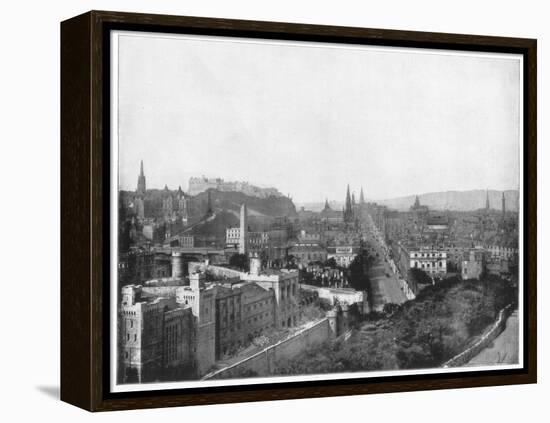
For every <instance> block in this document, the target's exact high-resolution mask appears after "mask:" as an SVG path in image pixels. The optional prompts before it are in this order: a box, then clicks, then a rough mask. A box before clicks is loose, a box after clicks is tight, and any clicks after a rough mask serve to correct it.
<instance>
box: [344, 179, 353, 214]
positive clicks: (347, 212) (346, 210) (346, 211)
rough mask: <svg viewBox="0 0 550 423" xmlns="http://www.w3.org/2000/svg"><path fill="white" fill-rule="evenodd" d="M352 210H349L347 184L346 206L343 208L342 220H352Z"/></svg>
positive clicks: (349, 202)
mask: <svg viewBox="0 0 550 423" xmlns="http://www.w3.org/2000/svg"><path fill="white" fill-rule="evenodd" d="M352 213H353V212H352V210H351V195H350V193H349V184H348V189H347V191H346V206H345V208H344V220H345V221H349V220H350V219H351V218H352Z"/></svg>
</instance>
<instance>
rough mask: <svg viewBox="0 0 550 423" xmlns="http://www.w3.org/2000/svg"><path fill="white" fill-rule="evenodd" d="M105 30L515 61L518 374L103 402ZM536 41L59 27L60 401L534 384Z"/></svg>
mask: <svg viewBox="0 0 550 423" xmlns="http://www.w3.org/2000/svg"><path fill="white" fill-rule="evenodd" d="M112 30H132V31H144V32H160V33H176V34H198V35H213V36H227V37H244V38H261V39H276V40H294V41H305V42H323V43H343V44H350V45H371V46H395V47H404V48H419V49H436V50H440V49H451V50H461V51H468V52H497V53H514V54H519V55H521V56H523V70H522V71H523V76H524V79H523V81H524V83H523V112H522V113H523V123H524V125H523V148H524V163H523V165H524V179H523V180H524V183H523V186H522V187H521V188H520V189H521V190H523V198H524V204H523V206H524V217H523V223H524V239H523V245H522V248H523V263H524V267H523V281H524V289H523V294H524V295H523V298H521V299H520V300H521V301H522V302H523V310H524V318H523V334H524V337H523V348H524V350H523V351H524V362H523V368H521V369H514V370H492V371H477V372H474V371H472V372H468V371H462V372H458V373H441V374H407V375H396V376H383V377H372V378H364V379H345V380H344V379H341V380H340V379H335V380H321V381H301V382H285V383H277V384H271V383H263V384H259V385H243V386H217V387H204V388H202V387H197V388H189V389H169V390H159V391H135V392H122V393H112V392H110V388H109V386H110V385H109V377H110V374H109V360H110V358H109V342H108V341H109V339H110V338H109V336H110V335H109V334H110V327H109V321H110V320H109V319H110V317H109V307H108V304H109V301H110V297H109V295H110V294H109V289H108V287H109V280H110V278H109V271H110V270H109V269H110V259H109V257H110V256H109V249H110V245H109V234H110V227H111V226H110V225H111V222H110V214H109V207H110V198H111V195H110V185H109V178H110V168H109V165H108V163H109V154H110V149H109V139H110V138H109V137H110V110H109V77H108V75H109V72H110V68H109V66H110V65H109V63H110V62H109V59H110V44H109V39H110V38H109V33H110V31H112ZM536 72H537V65H536V40H533V39H521V38H505V37H493V36H476V35H458V34H443V33H428V32H415V31H396V30H382V29H365V28H352V27H336V26H318V25H305V24H290V23H277V22H257V21H241V20H229V19H214V18H199V17H183V16H168V15H151V14H139V13H121V12H105V11H91V12H88V13H85V14H83V15H80V16H77V17H74V18H71V19H68V20H66V21H64V22H62V23H61V399H62V400H63V401H66V402H68V403H70V404H73V405H76V406H78V407H81V408H84V409H86V410H89V411H105V410H125V409H137V408H150V407H169V406H183V405H197V404H219V403H233V402H243V401H266V400H276V399H292V398H312V397H322V396H339V395H358V394H371V393H386V392H404V391H413V390H431V389H449V388H466V387H482V386H493V385H510V384H525V383H536V375H537V339H536V333H537V328H536V324H537V318H536V316H537V311H536V304H537V302H536V293H537V288H536V283H537V282H536V281H537V274H536V256H537V254H536V253H537V235H536V229H537V224H536V213H537V202H536V191H537V180H536V178H537V174H536V163H537V160H536V159H537V157H536V131H537V122H536V113H537V112H536V110H537V101H536V97H537V91H536V86H537V85H536V83H537V75H536Z"/></svg>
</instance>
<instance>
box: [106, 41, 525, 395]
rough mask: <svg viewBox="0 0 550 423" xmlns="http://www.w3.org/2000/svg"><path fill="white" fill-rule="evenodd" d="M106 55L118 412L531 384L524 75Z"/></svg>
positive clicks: (388, 52)
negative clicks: (159, 399) (258, 393)
mask: <svg viewBox="0 0 550 423" xmlns="http://www.w3.org/2000/svg"><path fill="white" fill-rule="evenodd" d="M110 42H111V76H110V77H111V128H110V130H111V137H112V151H111V153H112V154H111V169H112V174H113V175H116V177H115V178H113V180H112V185H111V198H112V202H111V203H112V206H111V213H112V216H113V217H114V218H113V221H115V222H117V230H116V231H112V234H111V236H112V239H111V241H112V250H111V251H112V252H111V254H112V262H113V263H116V266H115V265H113V266H112V269H111V272H112V273H111V275H112V278H111V281H112V282H111V284H112V286H111V293H112V294H113V295H112V300H111V301H112V303H111V310H112V316H114V317H113V321H112V322H111V328H112V331H111V357H112V358H113V360H112V369H111V377H112V380H111V386H112V390H113V391H115V392H120V391H122V392H123V391H126V390H141V389H144V387H145V388H146V389H167V388H174V387H182V388H185V387H197V386H223V385H232V384H241V385H242V384H257V383H265V382H266V381H269V382H270V383H273V382H279V381H289V380H290V381H301V380H312V379H313V380H316V379H317V380H318V379H331V378H338V379H343V378H344V379H345V378H354V377H370V376H385V375H396V374H399V375H401V374H424V373H430V372H460V371H475V370H491V369H512V368H520V367H521V365H522V325H521V320H522V313H521V309H520V308H521V302H520V301H518V299H519V298H520V295H521V291H522V259H521V257H522V255H521V246H522V242H521V240H522V192H521V189H520V187H521V186H522V180H521V178H522V134H523V132H522V124H523V123H522V98H523V97H522V88H523V82H522V69H523V64H522V57H521V56H520V55H514V54H497V53H480V52H460V51H452V50H449V51H446V50H437V51H435V50H429V49H413V48H397V47H376V46H354V45H339V44H323V43H308V42H294V41H277V40H261V39H240V38H228V37H217V36H197V35H178V34H154V33H137V32H131V31H114V32H113V33H112V34H111V40H110ZM137 70H139V71H137ZM518 309H519V310H518ZM115 320H116V321H115Z"/></svg>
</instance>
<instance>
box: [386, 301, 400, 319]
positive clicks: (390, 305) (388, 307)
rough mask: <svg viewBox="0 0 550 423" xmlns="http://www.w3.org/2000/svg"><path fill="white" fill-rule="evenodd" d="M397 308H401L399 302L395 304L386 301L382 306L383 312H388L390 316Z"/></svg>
mask: <svg viewBox="0 0 550 423" xmlns="http://www.w3.org/2000/svg"><path fill="white" fill-rule="evenodd" d="M397 310H399V304H395V303H386V304H384V307H383V308H382V312H383V313H385V314H387V315H388V316H391V315H392V314H393V313H395V312H396V311H397Z"/></svg>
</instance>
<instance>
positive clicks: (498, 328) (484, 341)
mask: <svg viewBox="0 0 550 423" xmlns="http://www.w3.org/2000/svg"><path fill="white" fill-rule="evenodd" d="M511 312H512V304H508V305H507V306H506V307H504V308H503V309H502V310H500V311H499V313H498V317H497V320H496V321H495V323H493V325H492V326H491V328H490V329H489V330H488V331H487V332H485V334H484V335H483V336H482V337H481V339H479V340H478V341H477V342H476V343H475V344H474V345H472V346H471V347H470V348H468V349H466V350H464V351H462V352H461V353H460V354H458V355H455V356H454V357H453V358H451V359H450V360H449V361H447V362H446V363H445V364H443V367H460V366H463V365H465V364H466V363H468V362H469V361H470V360H471V359H472V358H474V357H475V356H476V355H478V354H479V353H480V352H481V351H482V350H483V349H484V348H487V347H488V346H489V344H490V343H491V342H493V341H494V340H495V339H496V337H497V336H499V335H500V334H501V333H502V331H503V330H504V328H505V327H506V320H507V319H508V316H510V313H511Z"/></svg>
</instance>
